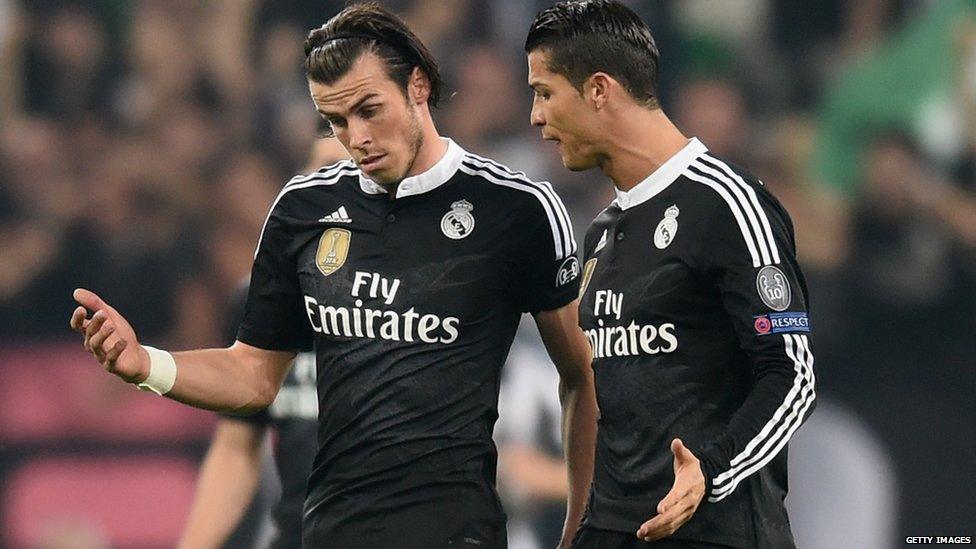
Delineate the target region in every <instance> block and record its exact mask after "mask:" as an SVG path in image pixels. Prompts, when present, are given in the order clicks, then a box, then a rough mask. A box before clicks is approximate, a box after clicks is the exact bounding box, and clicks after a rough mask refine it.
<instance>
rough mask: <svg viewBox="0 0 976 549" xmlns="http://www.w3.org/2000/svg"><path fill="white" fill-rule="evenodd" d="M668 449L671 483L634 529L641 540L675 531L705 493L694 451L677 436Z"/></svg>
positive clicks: (665, 535)
mask: <svg viewBox="0 0 976 549" xmlns="http://www.w3.org/2000/svg"><path fill="white" fill-rule="evenodd" d="M671 453H672V454H674V486H672V487H671V491H670V492H668V495H666V496H664V499H662V500H661V501H660V502H659V503H658V504H657V515H655V516H654V518H652V519H651V520H649V521H647V522H645V523H644V524H641V527H640V528H638V529H637V537H638V538H640V539H642V540H644V541H654V540H656V539H661V538H665V537H667V536H670V535H671V534H673V533H675V532H676V531H677V530H678V528H681V526H682V525H683V524H684V523H686V522H688V519H690V518H691V516H692V515H694V514H695V511H696V510H697V509H698V505H699V504H700V503H701V500H702V497H704V496H705V475H704V474H703V473H702V470H701V462H699V461H698V458H696V457H695V454H693V453H691V450H689V449H688V448H686V447H685V445H684V444H683V443H682V442H681V439H679V438H676V439H674V440H672V441H671Z"/></svg>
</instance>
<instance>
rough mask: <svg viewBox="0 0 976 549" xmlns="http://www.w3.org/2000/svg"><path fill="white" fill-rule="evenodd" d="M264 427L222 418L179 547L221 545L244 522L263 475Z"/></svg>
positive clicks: (194, 548)
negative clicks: (245, 514) (243, 519)
mask: <svg viewBox="0 0 976 549" xmlns="http://www.w3.org/2000/svg"><path fill="white" fill-rule="evenodd" d="M263 439H264V428H263V427H260V426H252V425H249V424H246V423H243V422H240V421H234V420H222V421H221V422H220V423H219V424H218V426H217V430H216V432H215V434H214V440H213V443H212V444H211V445H210V450H209V451H208V452H207V456H206V458H205V459H204V461H203V464H202V466H201V468H200V477H199V479H198V481H197V493H196V497H195V499H194V501H193V507H192V508H191V511H190V517H189V518H188V519H187V523H186V528H185V529H184V531H183V537H182V539H181V540H180V545H179V547H181V548H183V549H191V548H192V549H199V548H206V547H220V546H222V545H223V544H224V543H225V542H226V541H227V538H228V537H229V536H230V534H231V532H233V531H234V528H236V527H237V524H238V523H239V522H240V520H241V517H242V516H243V515H244V512H245V511H246V510H247V507H248V505H249V504H250V502H251V500H252V499H253V497H254V493H255V491H256V489H257V485H258V481H259V480H260V475H261V459H262V451H261V450H262V448H263V444H262V442H263Z"/></svg>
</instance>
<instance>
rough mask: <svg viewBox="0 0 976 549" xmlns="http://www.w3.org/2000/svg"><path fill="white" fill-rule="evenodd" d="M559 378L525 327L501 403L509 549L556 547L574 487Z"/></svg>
mask: <svg viewBox="0 0 976 549" xmlns="http://www.w3.org/2000/svg"><path fill="white" fill-rule="evenodd" d="M558 386H559V376H558V375H557V374H556V371H555V370H554V369H553V367H552V364H551V363H550V361H549V358H548V356H546V349H545V347H544V346H543V344H542V341H540V340H539V337H538V335H537V334H535V333H533V331H532V330H531V327H530V326H528V323H525V322H523V323H522V324H521V325H520V326H519V331H518V333H517V334H516V336H515V341H514V343H513V344H512V351H511V353H510V354H509V357H508V360H507V361H506V362H505V368H504V371H503V373H502V386H501V389H500V391H499V399H498V423H497V424H496V425H495V441H496V444H497V445H498V491H499V493H500V494H501V496H502V502H503V503H504V504H505V511H506V513H507V514H508V543H509V549H543V548H551V547H556V546H557V545H558V544H559V539H560V536H561V534H562V526H563V517H564V515H565V512H566V509H565V507H566V505H565V502H566V497H567V495H568V494H567V490H568V487H569V483H568V472H567V470H566V462H565V461H564V460H563V455H562V443H561V440H562V433H561V425H560V421H559V415H560V403H559V393H558V391H557V387H558Z"/></svg>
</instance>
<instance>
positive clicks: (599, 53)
mask: <svg viewBox="0 0 976 549" xmlns="http://www.w3.org/2000/svg"><path fill="white" fill-rule="evenodd" d="M536 50H541V51H544V52H546V54H547V55H548V57H549V59H548V68H549V70H550V71H552V72H554V73H557V74H561V75H563V76H564V77H566V79H567V80H569V82H570V83H571V84H573V86H574V87H575V88H576V89H578V90H580V91H582V90H583V82H585V81H586V79H587V78H589V77H590V75H592V74H593V73H596V72H605V73H607V74H609V75H610V76H612V77H613V78H615V79H616V80H617V81H619V82H620V84H621V85H623V87H624V88H625V89H626V90H627V92H628V93H629V94H630V95H631V97H633V98H634V99H635V100H636V101H637V102H638V103H641V104H643V105H644V106H645V107H648V108H658V107H659V106H660V105H659V103H658V100H657V74H658V58H659V54H658V50H657V44H655V43H654V36H653V35H652V34H651V29H650V28H649V27H648V26H647V24H646V23H644V21H643V20H642V19H641V18H640V16H638V15H637V14H636V13H634V12H633V10H631V9H630V8H628V7H627V6H625V5H623V4H621V3H620V2H618V1H616V0H569V1H564V2H559V3H558V4H556V5H554V6H552V7H550V8H546V9H544V10H542V11H540V12H539V13H538V15H536V17H535V21H534V22H533V23H532V26H531V27H530V28H529V35H528V36H527V37H526V39H525V52H526V53H532V52H533V51H536Z"/></svg>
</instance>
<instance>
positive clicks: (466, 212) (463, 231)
mask: <svg viewBox="0 0 976 549" xmlns="http://www.w3.org/2000/svg"><path fill="white" fill-rule="evenodd" d="M473 209H474V206H472V205H471V203H470V202H468V201H467V200H458V201H457V202H455V203H453V204H451V211H449V212H447V213H446V214H444V217H442V218H441V232H443V233H444V236H446V237H448V238H451V239H454V240H461V239H462V238H464V237H466V236H468V235H469V234H471V231H473V230H474V216H473V215H471V210H473Z"/></svg>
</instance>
